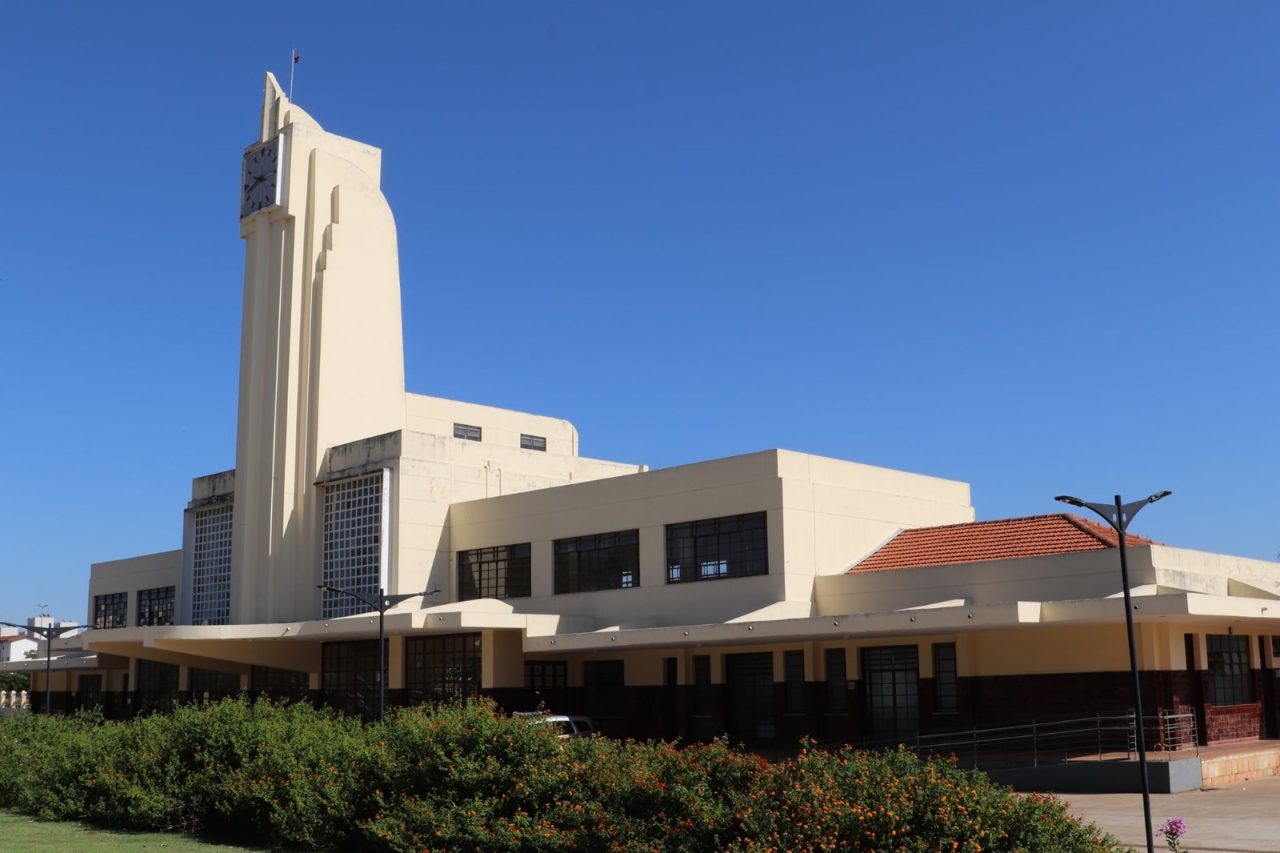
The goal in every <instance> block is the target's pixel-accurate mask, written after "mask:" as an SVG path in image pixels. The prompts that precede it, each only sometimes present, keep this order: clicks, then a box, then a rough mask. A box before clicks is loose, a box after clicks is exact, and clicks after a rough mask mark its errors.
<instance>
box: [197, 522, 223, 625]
mask: <svg viewBox="0 0 1280 853" xmlns="http://www.w3.org/2000/svg"><path fill="white" fill-rule="evenodd" d="M231 511H232V507H231V505H230V504H227V505H226V506H218V507H212V508H210V509H203V510H199V511H198V512H196V514H195V516H196V517H195V541H194V544H193V545H192V554H191V624H192V625H225V624H227V622H228V621H230V619H231Z"/></svg>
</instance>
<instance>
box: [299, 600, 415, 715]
mask: <svg viewBox="0 0 1280 853" xmlns="http://www.w3.org/2000/svg"><path fill="white" fill-rule="evenodd" d="M316 589H327V590H329V591H330V592H336V593H339V594H340V595H349V596H351V597H352V598H354V599H357V600H359V601H363V602H364V603H365V604H367V605H369V606H370V607H372V608H373V609H374V610H376V611H378V719H379V720H381V719H382V717H383V715H384V714H385V713H386V712H387V647H386V644H385V640H386V630H385V627H384V626H385V622H386V618H387V611H388V610H390V609H391V608H392V607H395V606H396V605H397V604H399V603H400V602H402V601H408V600H409V599H411V598H417V597H418V596H419V595H437V594H439V592H440V590H438V589H428V590H424V591H423V592H405V593H400V594H398V595H387V593H386V590H384V589H383V588H382V587H378V594H377V596H376V597H375V596H372V595H370V594H369V593H367V592H361V591H360V590H356V589H343V588H341V587H337V586H333V585H331V584H327V583H318V584H316Z"/></svg>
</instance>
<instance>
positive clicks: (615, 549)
mask: <svg viewBox="0 0 1280 853" xmlns="http://www.w3.org/2000/svg"><path fill="white" fill-rule="evenodd" d="M554 550H555V590H556V594H560V593H565V592H590V591H591V590H596V589H630V588H631V587H635V586H639V585H640V531H639V530H621V531H619V532H617V533H595V534H592V535H590V536H575V537H574V538H572V539H557V540H556V541H555V549H554Z"/></svg>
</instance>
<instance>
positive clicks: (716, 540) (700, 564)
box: [667, 512, 769, 583]
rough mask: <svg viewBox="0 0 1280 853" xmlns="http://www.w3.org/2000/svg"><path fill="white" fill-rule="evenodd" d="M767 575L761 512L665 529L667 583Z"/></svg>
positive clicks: (767, 544)
mask: <svg viewBox="0 0 1280 853" xmlns="http://www.w3.org/2000/svg"><path fill="white" fill-rule="evenodd" d="M768 573H769V543H768V539H767V537H766V535H765V513H763V512H752V513H748V514H746V515H731V516H726V517H724V518H706V519H703V520H701V521H686V522H684V523H682V524H668V525H667V583H688V582H690V581H705V580H717V579H719V578H741V577H749V576H751V575H764V574H768Z"/></svg>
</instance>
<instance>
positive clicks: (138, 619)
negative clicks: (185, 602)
mask: <svg viewBox="0 0 1280 853" xmlns="http://www.w3.org/2000/svg"><path fill="white" fill-rule="evenodd" d="M176 592H177V588H176V587H173V586H156V587H151V588H150V589H140V590H138V606H137V608H136V609H137V613H136V615H135V617H134V624H135V625H137V627H139V628H153V627H157V626H160V625H172V624H173V616H174V607H175V605H176V603H177V596H176Z"/></svg>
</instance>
